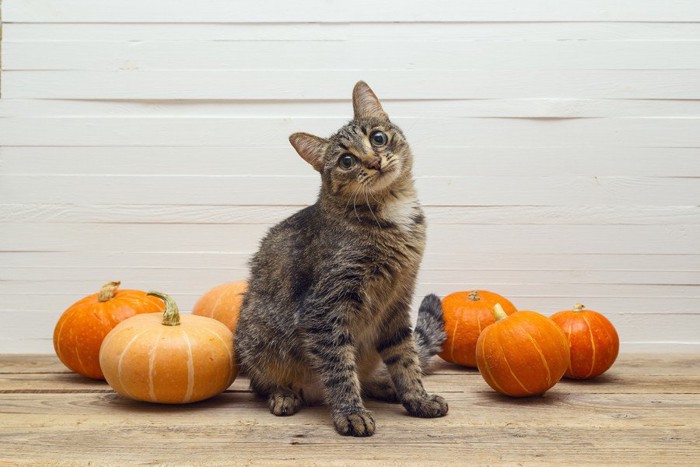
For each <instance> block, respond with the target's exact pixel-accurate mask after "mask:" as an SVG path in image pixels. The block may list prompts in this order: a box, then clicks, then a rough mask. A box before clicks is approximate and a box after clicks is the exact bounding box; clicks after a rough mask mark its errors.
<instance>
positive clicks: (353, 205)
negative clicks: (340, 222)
mask: <svg viewBox="0 0 700 467" xmlns="http://www.w3.org/2000/svg"><path fill="white" fill-rule="evenodd" d="M361 188H362V184H358V185H357V190H355V195H354V196H353V197H352V210H353V211H354V212H355V217H357V220H358V221H359V222H362V219H360V215H359V214H358V213H357V204H356V202H357V195H358V194H360V189H361Z"/></svg>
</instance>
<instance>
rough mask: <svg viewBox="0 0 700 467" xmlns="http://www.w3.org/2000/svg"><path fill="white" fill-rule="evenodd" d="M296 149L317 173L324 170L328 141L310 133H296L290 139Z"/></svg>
mask: <svg viewBox="0 0 700 467" xmlns="http://www.w3.org/2000/svg"><path fill="white" fill-rule="evenodd" d="M289 142H290V143H292V146H294V149H296V150H297V152H298V153H299V155H300V156H301V158H302V159H304V160H305V161H306V162H308V163H309V164H311V166H312V167H313V168H314V169H316V170H317V171H319V172H321V171H322V170H323V156H324V155H325V153H326V147H327V146H328V140H325V139H323V138H319V137H318V136H314V135H310V134H308V133H294V134H293V135H292V136H290V137H289Z"/></svg>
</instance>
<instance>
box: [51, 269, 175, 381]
mask: <svg viewBox="0 0 700 467" xmlns="http://www.w3.org/2000/svg"><path fill="white" fill-rule="evenodd" d="M120 284H121V283H120V282H108V283H107V284H105V285H103V286H102V288H101V289H100V291H99V292H98V293H96V294H92V295H90V296H87V297H85V298H83V299H82V300H79V301H77V302H75V303H74V304H72V305H71V306H69V307H68V309H66V311H64V312H63V314H62V315H61V317H60V318H59V319H58V323H56V327H55V329H54V331H53V347H54V350H55V351H56V355H58V358H59V359H60V360H61V362H63V364H64V365H66V366H67V367H68V368H70V369H71V370H72V371H75V372H76V373H79V374H81V375H83V376H87V377H88V378H94V379H104V376H103V375H102V370H100V362H99V354H100V345H101V344H102V340H103V339H104V337H105V336H106V335H107V333H109V332H110V331H111V330H112V328H114V326H116V325H117V324H119V323H120V322H121V321H123V320H125V319H126V318H129V317H131V316H134V315H136V314H138V313H155V312H160V311H163V308H164V306H163V302H162V301H161V300H159V299H157V298H155V297H148V296H146V292H142V291H140V290H119V286H120Z"/></svg>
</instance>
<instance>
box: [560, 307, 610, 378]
mask: <svg viewBox="0 0 700 467" xmlns="http://www.w3.org/2000/svg"><path fill="white" fill-rule="evenodd" d="M552 320H553V321H554V322H555V323H557V324H558V325H559V327H560V328H561V329H562V330H563V331H564V334H565V335H566V338H567V339H568V341H569V350H570V353H571V364H570V365H569V367H568V368H567V370H566V374H565V376H566V377H567V378H573V379H589V378H595V377H596V376H600V375H602V374H603V373H605V372H606V371H607V370H608V369H610V367H611V366H612V365H613V363H615V359H617V354H618V352H619V351H620V338H619V336H618V335H617V331H616V330H615V326H613V324H612V323H611V322H610V321H609V320H608V319H607V318H606V317H605V316H603V315H602V314H600V313H598V312H596V311H593V310H583V309H582V310H581V311H575V310H565V311H560V312H558V313H555V314H554V315H552Z"/></svg>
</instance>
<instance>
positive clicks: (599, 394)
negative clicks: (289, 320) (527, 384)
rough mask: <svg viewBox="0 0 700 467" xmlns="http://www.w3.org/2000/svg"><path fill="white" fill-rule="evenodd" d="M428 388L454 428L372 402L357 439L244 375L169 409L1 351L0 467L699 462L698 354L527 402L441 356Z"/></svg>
mask: <svg viewBox="0 0 700 467" xmlns="http://www.w3.org/2000/svg"><path fill="white" fill-rule="evenodd" d="M424 382H425V386H426V389H427V390H428V391H430V392H435V393H439V394H441V395H443V396H444V397H445V398H446V399H447V401H448V403H449V404H450V412H449V414H448V415H447V416H446V417H445V418H441V419H434V420H423V419H416V418H411V417H407V416H406V415H405V411H404V409H403V408H402V407H401V406H399V405H392V404H385V403H379V402H373V401H369V402H368V404H367V405H368V408H370V409H371V410H372V411H373V412H374V415H375V417H376V418H377V423H378V429H377V433H376V434H375V436H373V437H371V438H366V439H354V438H343V437H339V436H338V435H336V434H335V432H334V430H333V428H332V424H331V422H330V420H329V416H328V411H327V408H325V407H317V408H304V409H302V411H301V412H299V413H298V414H296V415H294V416H293V417H274V416H272V415H270V414H269V412H268V410H267V407H266V403H265V401H263V400H260V399H257V398H255V397H254V396H253V394H252V393H251V392H250V391H249V390H248V386H247V380H246V379H245V378H243V377H241V378H239V379H238V380H236V382H235V383H234V384H233V385H232V387H231V388H229V390H227V391H226V392H225V393H224V394H222V395H220V396H218V397H216V398H214V399H211V400H209V401H203V402H200V403H196V404H191V405H187V406H161V405H152V404H146V403H139V402H134V401H128V400H125V399H123V398H121V397H120V396H118V395H116V394H115V393H114V392H113V391H112V390H111V389H110V388H109V387H108V386H107V385H106V384H105V383H102V382H95V381H91V380H87V379H84V378H82V377H80V376H78V375H76V374H73V373H70V372H68V370H66V369H65V368H64V367H63V366H62V365H61V364H60V362H58V360H57V359H56V358H55V357H53V356H33V355H20V356H6V355H1V356H0V406H1V407H2V409H1V410H0V411H1V412H2V415H3V424H2V427H0V436H2V438H3V443H1V444H0V462H8V463H12V464H18V463H19V464H24V463H34V464H37V463H46V462H52V461H62V462H67V463H86V462H97V463H99V464H121V465H123V464H124V463H129V464H130V463H155V462H157V463H173V462H175V463H179V462H182V461H183V459H186V461H187V462H188V463H192V464H195V465H199V464H206V465H218V464H231V463H245V464H246V465H277V464H279V465H282V464H284V465H290V464H303V465H333V464H334V463H343V462H347V460H349V459H352V460H353V464H357V465H377V463H397V462H400V463H401V464H420V465H456V464H463V463H464V462H469V463H484V464H501V463H505V464H511V463H519V464H525V465H530V464H542V463H545V464H548V465H551V464H567V465H572V464H573V465H578V464H583V463H593V464H597V465H601V464H609V463H616V464H617V463H619V464H628V465H650V464H665V465H670V464H680V465H692V464H694V463H695V461H696V460H697V457H698V455H700V404H699V403H698V395H699V394H700V367H698V362H697V359H695V358H694V357H693V356H680V355H666V356H658V355H653V356H652V355H634V356H632V355H624V354H623V355H621V357H620V358H619V360H618V362H616V364H615V365H614V366H613V367H612V368H611V369H610V370H609V371H608V372H607V373H606V374H605V375H603V376H602V377H599V378H597V379H595V380H592V381H588V382H574V381H566V380H564V381H562V382H560V383H559V384H557V385H556V386H555V387H554V388H553V389H551V390H550V391H549V392H548V393H547V394H546V395H545V396H544V397H535V398H528V399H519V400H514V399H510V398H506V397H504V396H499V395H497V394H495V393H494V392H493V391H491V390H490V388H488V386H487V385H486V383H484V381H483V380H482V379H481V377H480V376H479V375H478V373H477V372H476V370H468V369H462V368H458V367H455V366H452V365H449V364H447V363H445V362H441V361H440V360H438V362H436V368H435V370H434V372H433V374H431V375H429V376H427V377H426V378H425V380H424ZM66 439H70V440H71V442H70V443H66V442H65V440H66ZM164 439H165V440H167V443H163V440H164Z"/></svg>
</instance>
